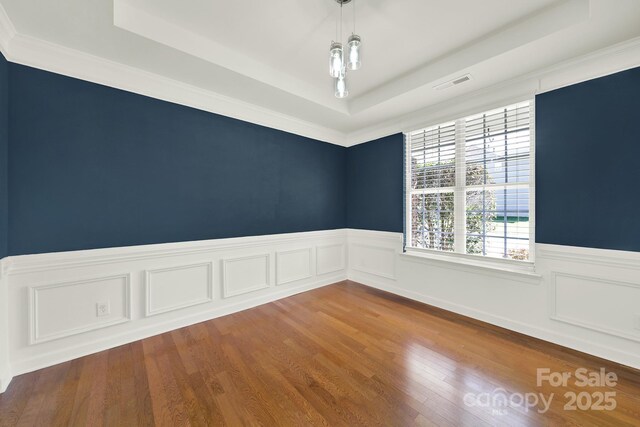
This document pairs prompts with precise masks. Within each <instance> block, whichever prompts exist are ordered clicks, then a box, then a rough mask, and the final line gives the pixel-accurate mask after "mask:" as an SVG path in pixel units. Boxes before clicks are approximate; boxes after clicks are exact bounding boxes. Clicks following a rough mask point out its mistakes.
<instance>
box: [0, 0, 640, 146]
mask: <svg viewBox="0 0 640 427" xmlns="http://www.w3.org/2000/svg"><path fill="white" fill-rule="evenodd" d="M0 51H2V53H3V54H4V56H5V58H6V59H7V60H9V61H11V62H15V63H18V64H22V65H27V66H30V67H34V68H39V69H42V70H46V71H51V72H54V73H58V74H62V75H66V76H70V77H74V78H78V79H82V80H87V81H90V82H93V83H97V84H102V85H105V86H109V87H114V88H117V89H122V90H126V91H128V92H133V93H137V94H140V95H144V96H149V97H152V98H156V99H160V100H164V101H168V102H173V103H176V104H180V105H185V106H188V107H192V108H196V109H199V110H204V111H208V112H211V113H215V114H220V115H223V116H227V117H232V118H235V119H238V120H243V121H247V122H251V123H255V124H258V125H262V126H266V127H270V128H274V129H278V130H282V131H285V132H289V133H293V134H296V135H300V136H304V137H308V138H313V139H317V140H320V141H324V142H328V143H332V144H336V145H340V146H343V147H351V146H354V145H357V144H362V143H365V142H368V141H372V140H375V139H378V138H382V137H385V136H388V135H392V134H395V133H399V132H407V131H411V130H414V129H417V128H420V127H425V126H429V125H432V124H436V123H439V122H441V121H446V120H449V119H453V118H457V117H461V116H464V115H467V114H472V113H474V112H476V111H478V109H482V108H492V107H496V106H499V105H501V104H503V103H505V102H507V103H509V102H516V101H520V100H523V99H526V98H530V97H533V96H535V95H536V94H540V93H544V92H548V91H551V90H555V89H559V88H561V87H565V86H569V85H572V84H576V83H580V82H583V81H586V80H590V79H594V78H598V77H602V76H606V75H609V74H613V73H616V72H619V71H623V70H626V69H630V68H633V67H636V66H639V65H640V37H636V38H633V39H630V40H627V41H624V42H622V43H618V44H615V45H612V46H609V47H606V48H604V49H600V50H597V51H595V52H591V53H588V54H586V55H581V56H578V57H575V58H572V59H569V60H567V61H563V62H561V63H558V64H555V65H553V66H550V67H547V68H544V69H541V70H538V71H535V72H532V73H529V74H525V75H522V76H519V77H516V78H513V79H510V80H507V81H505V82H502V83H500V84H497V85H492V86H489V87H485V88H482V89H479V90H476V91H473V92H470V93H467V94H463V95H460V96H458V97H455V98H452V99H449V100H446V101H443V102H439V103H437V104H434V105H431V106H428V107H425V108H422V109H419V110H416V111H413V112H410V113H408V114H403V115H400V116H398V117H394V118H391V119H389V120H386V121H383V122H379V123H376V124H375V125H372V126H365V127H363V128H361V129H357V130H355V131H352V132H349V133H346V132H341V131H339V130H336V129H331V128H328V127H324V126H320V125H317V124H315V123H312V122H309V121H304V120H300V119H297V118H295V117H292V116H289V115H285V114H282V113H278V112H275V111H273V110H270V109H268V108H264V107H259V106H256V105H254V104H251V103H248V102H244V101H240V100H237V99H235V98H232V97H228V96H224V95H221V94H218V93H215V92H213V91H207V90H204V89H202V88H199V87H196V86H193V85H189V84H186V83H183V82H180V81H178V80H174V79H170V78H167V77H163V76H160V75H158V74H154V73H150V72H147V71H143V70H141V69H138V68H135V67H131V66H128V65H124V64H122V63H118V62H114V61H110V60H107V59H104V58H100V57H98V56H95V55H91V54H88V53H85V52H81V51H78V50H75V49H70V48H67V47H64V46H61V45H57V44H54V43H50V42H47V41H44V40H41V39H37V38H33V37H29V36H25V35H22V34H19V33H18V32H16V29H15V28H14V26H13V24H12V23H11V20H10V19H9V17H8V16H7V14H6V12H5V10H4V8H3V7H2V5H1V4H0Z"/></svg>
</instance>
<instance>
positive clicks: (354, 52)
mask: <svg viewBox="0 0 640 427" xmlns="http://www.w3.org/2000/svg"><path fill="white" fill-rule="evenodd" d="M361 43H362V42H361V40H360V36H358V35H355V34H351V36H350V37H349V41H348V42H347V49H348V52H349V69H350V70H357V69H359V68H360V65H361V58H360V44H361Z"/></svg>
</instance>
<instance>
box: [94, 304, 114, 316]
mask: <svg viewBox="0 0 640 427" xmlns="http://www.w3.org/2000/svg"><path fill="white" fill-rule="evenodd" d="M110 312H111V309H110V307H109V302H98V303H96V316H98V317H103V316H108V315H109V313H110Z"/></svg>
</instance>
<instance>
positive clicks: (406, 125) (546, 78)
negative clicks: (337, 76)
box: [346, 37, 640, 147]
mask: <svg viewBox="0 0 640 427" xmlns="http://www.w3.org/2000/svg"><path fill="white" fill-rule="evenodd" d="M638 66H640V37H635V38H633V39H629V40H626V41H624V42H621V43H617V44H614V45H612V46H608V47H606V48H603V49H600V50H597V51H594V52H591V53H588V54H585V55H581V56H577V57H575V58H571V59H569V60H566V61H563V62H560V63H558V64H554V65H552V66H550V67H547V68H543V69H541V70H537V71H535V72H532V73H528V74H525V75H522V76H519V77H515V78H513V79H510V80H507V81H505V82H502V83H499V84H496V85H492V86H488V87H485V88H482V89H479V90H476V91H473V92H470V93H466V94H463V95H460V96H458V97H455V98H452V99H449V100H446V101H443V102H440V103H437V104H434V105H431V106H429V107H426V108H423V109H420V110H417V111H414V112H412V113H409V114H404V115H401V116H399V117H396V118H393V119H390V120H387V121H384V122H382V123H378V124H376V125H374V126H368V127H365V128H362V129H359V130H357V131H354V132H351V133H349V134H348V135H347V138H346V146H347V147H352V146H354V145H358V144H362V143H365V142H368V141H372V140H375V139H378V138H382V137H385V136H389V135H392V134H395V133H399V132H409V131H412V130H415V129H419V128H421V127H427V126H431V125H434V124H437V123H440V122H443V121H448V120H452V119H456V118H459V117H463V116H466V115H469V114H473V113H474V112H477V111H478V110H480V109H483V108H486V109H490V108H493V107H499V106H500V105H504V103H510V102H517V101H521V100H524V99H526V98H531V97H534V96H535V95H538V94H541V93H544V92H549V91H552V90H556V89H560V88H562V87H566V86H570V85H574V84H577V83H581V82H584V81H587V80H592V79H595V78H598V77H603V76H607V75H610V74H614V73H617V72H620V71H624V70H628V69H631V68H634V67H638Z"/></svg>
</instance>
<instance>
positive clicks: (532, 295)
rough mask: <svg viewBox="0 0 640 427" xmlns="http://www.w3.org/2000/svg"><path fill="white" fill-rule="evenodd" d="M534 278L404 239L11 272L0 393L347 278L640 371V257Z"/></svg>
mask: <svg viewBox="0 0 640 427" xmlns="http://www.w3.org/2000/svg"><path fill="white" fill-rule="evenodd" d="M536 273H537V276H536V275H532V274H530V273H527V274H523V273H518V272H512V271H498V270H496V271H492V270H491V269H487V268H479V267H474V266H470V265H461V264H456V263H452V262H447V261H441V260H435V261H434V260H428V259H421V258H419V257H415V256H408V255H406V254H402V235H401V234H400V233H388V232H376V231H366V230H332V231H318V232H308V233H293V234H283V235H274V236H256V237H244V238H236V239H219V240H209V241H202V242H186V243H171V244H161V245H147V246H138V247H127V248H112V249H99V250H90V251H77V252H68V253H56V254H42V255H27V256H20V257H10V258H5V259H4V260H2V261H1V262H0V308H4V310H0V344H2V345H0V390H3V389H4V388H6V387H7V384H8V383H9V381H10V380H11V377H12V376H13V375H18V374H21V373H24V372H29V371H33V370H35V369H39V368H43V367H46V366H50V365H53V364H56V363H60V362H64V361H67V360H71V359H74V358H77V357H80V356H83V355H86V354H90V353H94V352H97V351H101V350H104V349H108V348H112V347H115V346H118V345H122V344H125V343H128V342H131V341H135V340H138V339H142V338H145V337H148V336H152V335H156V334H159V333H162V332H166V331H170V330H173V329H176V328H179V327H183V326H187V325H190V324H193V323H197V322H201V321H204V320H208V319H212V318H215V317H218V316H223V315H226V314H230V313H233V312H236V311H240V310H244V309H247V308H251V307H254V306H256V305H260V304H264V303H266V302H269V301H273V300H276V299H279V298H283V297H286V296H289V295H293V294H295V293H299V292H303V291H306V290H310V289H314V288H317V287H320V286H324V285H327V284H331V283H335V282H338V281H340V280H344V279H345V278H347V277H349V278H350V279H352V280H354V281H357V282H360V283H363V284H365V285H368V286H371V287H375V288H379V289H383V290H386V291H388V292H392V293H395V294H397V295H401V296H405V297H407V298H411V299H414V300H417V301H422V302H424V303H427V304H431V305H434V306H437V307H441V308H444V309H446V310H450V311H453V312H457V313H460V314H463V315H466V316H470V317H473V318H476V319H479V320H482V321H485V322H488V323H492V324H495V325H498V326H502V327H505V328H508V329H511V330H514V331H518V332H521V333H524V334H527V335H530V336H534V337H537V338H541V339H544V340H547V341H551V342H554V343H557V344H560V345H564V346H566V347H570V348H574V349H577V350H581V351H584V352H586V353H590V354H594V355H597V356H600V357H603V358H606V359H609V360H613V361H616V362H619V363H622V364H625V365H629V366H633V367H636V368H640V308H638V307H640V305H638V301H639V299H640V296H639V295H640V254H639V253H633V252H621V251H610V250H599V249H585V248H574V247H563V246H553V245H540V244H538V245H536ZM103 288H104V289H103ZM89 290H90V292H89ZM127 298H128V299H127ZM67 299H68V300H74V302H73V303H69V302H68V301H66V300H67ZM105 299H106V300H108V301H107V302H108V303H109V308H110V314H109V315H108V316H106V317H102V316H101V317H98V316H96V315H95V314H96V304H97V303H100V302H105V301H104V300H105ZM25 307H26V308H27V309H25ZM61 310H65V315H66V317H65V318H64V319H62V318H58V316H57V315H56V314H55V313H57V312H59V311H61ZM3 313H4V315H3ZM7 313H8V316H7ZM89 313H91V315H90V314H89ZM94 316H95V317H94ZM109 316H111V317H109ZM49 320H51V321H50V324H47V325H46V326H45V325H44V323H45V322H48V321H49ZM112 321H113V322H114V323H111V324H109V322H112ZM121 322H122V323H121ZM115 323H117V324H115ZM43 328H44V329H43ZM9 331H10V332H11V333H10V334H9Z"/></svg>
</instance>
